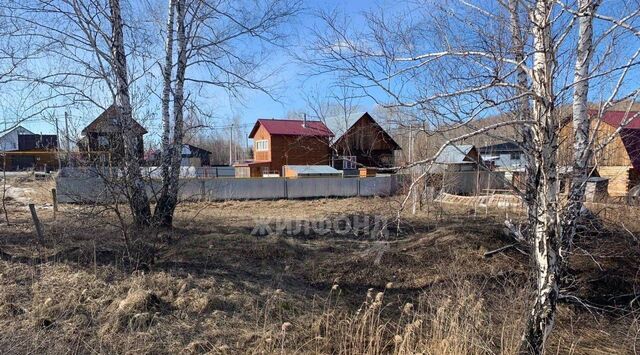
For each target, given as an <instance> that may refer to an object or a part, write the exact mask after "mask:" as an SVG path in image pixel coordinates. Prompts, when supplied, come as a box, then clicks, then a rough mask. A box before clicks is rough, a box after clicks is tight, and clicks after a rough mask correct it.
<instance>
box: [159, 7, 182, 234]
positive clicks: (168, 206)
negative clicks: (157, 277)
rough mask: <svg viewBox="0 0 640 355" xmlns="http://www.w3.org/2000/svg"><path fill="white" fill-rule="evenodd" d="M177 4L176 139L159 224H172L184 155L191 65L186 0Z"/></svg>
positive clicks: (174, 135) (174, 108) (173, 143)
mask: <svg viewBox="0 0 640 355" xmlns="http://www.w3.org/2000/svg"><path fill="white" fill-rule="evenodd" d="M174 6H175V12H176V23H177V31H176V34H177V45H178V62H177V66H176V84H175V92H174V95H173V100H174V101H173V114H174V122H173V123H174V124H173V141H172V142H171V143H170V145H169V146H170V148H169V153H170V155H169V158H168V159H169V160H170V162H169V164H170V166H169V169H168V171H169V173H168V175H167V177H166V179H165V183H166V193H164V194H163V195H161V197H160V198H159V199H158V204H157V206H156V221H157V223H158V224H159V225H161V226H165V227H169V226H171V225H172V223H173V213H174V211H175V208H176V205H177V203H178V189H179V179H180V160H181V157H182V142H183V140H184V82H185V72H186V69H187V38H186V33H185V31H186V29H185V17H186V3H185V1H184V0H174ZM163 163H164V162H163ZM163 191H164V190H163Z"/></svg>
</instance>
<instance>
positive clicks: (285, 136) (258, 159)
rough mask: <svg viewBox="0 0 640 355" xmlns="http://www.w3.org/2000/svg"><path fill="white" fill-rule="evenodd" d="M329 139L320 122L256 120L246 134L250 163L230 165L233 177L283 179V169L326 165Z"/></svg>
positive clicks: (326, 129) (331, 135) (325, 127)
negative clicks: (251, 140) (291, 166)
mask: <svg viewBox="0 0 640 355" xmlns="http://www.w3.org/2000/svg"><path fill="white" fill-rule="evenodd" d="M331 137H333V133H332V132H331V130H330V129H329V128H328V127H327V126H326V125H325V124H324V123H322V122H320V121H307V120H285V119H259V120H258V121H257V122H256V124H255V125H254V126H253V129H252V130H251V133H250V134H249V138H251V139H253V160H250V161H244V162H238V163H236V164H234V167H235V168H236V176H238V177H262V176H264V175H269V176H273V175H279V176H283V171H282V168H283V166H285V165H329V163H330V161H331V148H330V146H329V144H330V139H331Z"/></svg>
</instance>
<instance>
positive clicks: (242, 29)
mask: <svg viewBox="0 0 640 355" xmlns="http://www.w3.org/2000/svg"><path fill="white" fill-rule="evenodd" d="M173 7H175V13H176V18H175V22H176V30H175V31H176V36H177V47H178V48H177V63H176V74H175V79H174V78H172V77H171V75H170V74H171V68H170V66H171V64H172V57H173V53H172V51H173V47H172V45H170V42H172V40H173V31H174V29H173V10H172V9H173ZM299 7H300V4H299V2H298V1H290V0H267V1H258V2H242V3H240V5H238V4H236V3H235V2H227V1H193V0H175V1H171V2H170V3H169V8H170V11H169V20H168V21H167V42H166V43H167V46H166V59H165V68H164V90H165V93H166V92H167V91H168V88H169V87H170V86H171V83H174V90H173V122H168V120H167V115H168V105H169V103H168V96H166V95H165V93H163V98H162V99H163V125H164V128H163V139H162V144H163V146H162V149H163V154H164V157H163V167H162V172H163V185H162V189H161V192H160V196H159V197H158V202H157V204H156V208H155V213H154V220H155V224H157V225H160V226H171V225H172V220H173V212H174V210H175V208H176V205H177V203H178V189H179V186H178V185H179V179H178V178H179V173H180V157H181V151H182V145H183V141H184V108H185V104H186V100H188V96H187V97H185V86H186V84H187V83H191V84H192V85H194V86H195V87H196V88H201V87H203V86H213V87H218V88H222V89H225V90H227V92H229V93H230V94H231V95H240V94H241V90H242V89H251V90H259V91H262V92H264V93H266V94H269V95H271V93H270V90H269V87H268V86H267V85H266V80H267V79H268V78H270V77H272V75H273V73H274V72H273V71H268V72H267V73H261V72H260V70H261V69H263V68H264V66H263V63H262V61H263V60H264V59H265V58H267V57H266V54H267V53H259V54H255V53H246V52H244V50H243V49H244V47H245V46H246V45H247V44H248V43H247V42H246V41H250V40H255V41H257V42H256V43H254V45H272V46H277V45H280V44H281V41H282V39H283V37H282V33H281V25H282V24H283V23H285V21H287V20H288V19H289V18H290V17H292V16H293V15H295V14H296V13H297V11H298V10H299ZM189 68H191V72H192V74H191V75H187V69H189ZM201 72H205V73H207V74H208V75H206V76H202V75H201V74H200V73H201ZM165 109H166V111H165ZM170 125H171V126H172V127H173V136H172V139H169V126H170Z"/></svg>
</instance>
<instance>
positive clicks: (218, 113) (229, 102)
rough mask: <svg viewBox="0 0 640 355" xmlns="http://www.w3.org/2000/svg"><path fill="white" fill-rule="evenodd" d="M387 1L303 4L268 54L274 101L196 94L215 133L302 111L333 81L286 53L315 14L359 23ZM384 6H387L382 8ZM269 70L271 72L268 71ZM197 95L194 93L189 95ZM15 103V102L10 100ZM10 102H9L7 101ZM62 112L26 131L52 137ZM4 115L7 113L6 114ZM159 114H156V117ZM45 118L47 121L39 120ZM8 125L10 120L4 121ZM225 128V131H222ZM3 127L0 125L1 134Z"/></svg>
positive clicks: (80, 114)
mask: <svg viewBox="0 0 640 355" xmlns="http://www.w3.org/2000/svg"><path fill="white" fill-rule="evenodd" d="M385 2H386V1H377V2H375V1H365V0H356V1H340V0H327V1H306V2H305V3H304V5H303V8H304V9H303V11H302V12H301V13H300V14H299V15H298V16H297V17H296V18H295V19H294V21H293V23H292V25H291V26H290V31H291V32H292V34H293V36H292V37H291V38H292V41H293V42H294V43H292V44H293V46H292V47H291V48H286V49H278V50H275V51H274V52H273V53H272V54H271V57H270V58H271V59H270V61H269V64H270V65H273V66H274V67H278V71H277V74H276V75H275V76H274V77H273V78H271V80H272V81H273V82H277V83H278V84H277V85H276V87H275V91H274V92H273V93H274V95H275V96H276V100H274V99H273V98H272V97H270V96H269V95H267V94H265V93H262V92H259V91H253V90H243V91H242V97H241V98H233V97H230V95H228V94H227V93H226V92H225V91H223V90H219V89H215V88H206V89H204V92H199V94H201V95H202V98H200V101H205V102H206V105H207V106H210V108H209V109H210V110H209V111H211V112H215V113H214V114H213V115H214V116H215V117H214V118H213V119H212V121H213V122H214V123H213V124H214V126H215V128H214V129H220V128H222V129H228V128H226V127H227V126H228V125H229V124H228V119H229V118H231V117H233V116H238V117H240V120H241V122H242V123H243V124H244V126H245V130H246V131H248V130H249V129H250V128H249V127H250V126H252V125H253V124H254V123H255V121H256V119H258V118H283V117H287V114H288V113H289V112H291V111H294V110H296V111H305V106H306V103H305V95H304V90H305V88H308V87H313V88H314V89H316V90H319V91H322V90H329V88H330V86H331V85H332V81H331V80H330V78H328V77H322V76H321V77H308V76H307V75H305V74H304V71H305V68H304V67H303V65H301V64H300V63H297V62H296V61H295V60H294V59H293V58H292V56H291V53H288V51H290V50H292V49H293V48H295V47H298V46H297V45H296V43H299V41H302V42H303V41H304V38H305V37H307V34H306V32H307V30H308V27H309V26H312V24H313V21H314V13H316V12H318V11H321V10H334V9H335V10H338V11H340V12H342V13H344V14H346V15H348V16H349V17H351V18H352V20H353V21H356V22H357V21H360V19H359V18H360V14H361V13H362V12H363V11H366V10H368V9H371V8H372V7H373V6H378V5H381V4H385ZM385 6H386V5H385ZM267 69H270V68H267ZM192 94H196V93H192ZM13 100H14V101H13V102H15V98H14V99H13ZM9 101H10V100H9ZM358 104H360V105H361V106H362V107H364V108H366V109H371V108H373V106H374V105H373V102H372V101H370V100H361V101H360V102H358ZM8 111H9V113H5V117H8V116H11V113H10V111H11V109H9V110H8ZM64 111H65V110H64V109H63V108H56V109H51V110H47V112H46V113H44V114H43V115H39V116H37V117H34V118H32V119H29V120H27V121H25V122H23V123H22V125H23V126H24V127H26V128H27V129H29V130H31V131H33V132H36V133H43V134H47V133H55V130H56V128H55V124H54V119H53V118H52V117H57V118H58V122H59V128H60V130H62V129H63V125H64V123H63V122H64ZM5 112H6V111H5ZM99 113H100V112H99V109H98V108H96V109H95V110H93V112H91V111H89V112H86V111H78V110H69V114H70V119H71V121H72V122H74V124H75V125H76V126H80V125H83V124H88V123H89V122H90V121H91V120H92V119H93V118H95V117H96V115H97V114H99ZM159 114H160V113H159V112H158V115H159ZM41 116H46V118H44V117H41ZM5 120H6V121H7V123H8V124H10V120H9V119H5ZM143 124H145V126H147V128H148V129H149V131H150V134H151V135H150V136H149V138H151V139H157V136H158V134H159V133H158V132H159V129H160V122H159V120H153V122H144V123H143ZM223 127H224V128H223ZM2 128H3V127H2V126H1V125H0V130H1V129H2Z"/></svg>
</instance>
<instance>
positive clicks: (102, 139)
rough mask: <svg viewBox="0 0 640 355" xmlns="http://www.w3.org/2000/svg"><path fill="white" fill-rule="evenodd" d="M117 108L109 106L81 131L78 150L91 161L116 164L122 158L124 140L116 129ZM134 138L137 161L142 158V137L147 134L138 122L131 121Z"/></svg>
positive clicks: (118, 129) (118, 128)
mask: <svg viewBox="0 0 640 355" xmlns="http://www.w3.org/2000/svg"><path fill="white" fill-rule="evenodd" d="M117 123H118V108H117V107H116V106H115V105H111V106H109V108H107V109H106V110H105V111H104V112H102V114H100V116H98V117H97V118H96V119H95V120H93V121H92V122H91V123H89V125H88V126H86V127H85V128H84V129H83V130H82V135H83V137H82V138H81V139H80V140H79V141H78V148H79V149H80V152H81V153H83V155H86V156H88V158H89V159H90V160H91V161H101V162H102V163H104V164H117V163H118V162H120V161H121V159H122V158H123V157H124V140H123V136H122V132H121V129H120V127H118V124H117ZM131 129H132V130H133V132H134V133H135V136H136V151H137V154H138V157H139V159H140V160H141V161H142V160H143V157H144V141H143V136H144V135H145V134H146V133H147V130H146V129H144V127H142V126H141V125H140V124H139V123H138V122H136V121H135V120H134V121H133V127H131Z"/></svg>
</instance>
